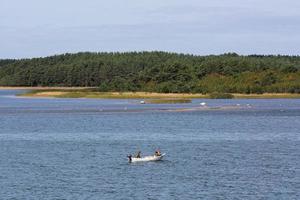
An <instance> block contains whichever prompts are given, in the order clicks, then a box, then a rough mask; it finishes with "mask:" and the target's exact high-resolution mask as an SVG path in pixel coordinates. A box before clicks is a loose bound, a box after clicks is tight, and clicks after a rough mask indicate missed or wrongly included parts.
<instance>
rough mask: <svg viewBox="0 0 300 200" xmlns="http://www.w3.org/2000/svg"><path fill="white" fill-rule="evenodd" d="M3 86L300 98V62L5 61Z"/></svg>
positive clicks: (130, 57) (118, 56)
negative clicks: (264, 95)
mask: <svg viewBox="0 0 300 200" xmlns="http://www.w3.org/2000/svg"><path fill="white" fill-rule="evenodd" d="M0 85H1V86H64V87H69V86H72V87H76V86H81V87H82V86H84V87H97V88H98V90H99V91H146V92H160V93H203V94H206V93H213V92H220V93H243V94H261V93H300V56H284V55H248V56H241V55H238V54H236V53H226V54H222V55H208V56H198V55H189V54H178V53H168V52H159V51H153V52H127V53H91V52H81V53H76V54H70V53H66V54H62V55H54V56H49V57H43V58H32V59H0Z"/></svg>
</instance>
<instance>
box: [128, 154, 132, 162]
mask: <svg viewBox="0 0 300 200" xmlns="http://www.w3.org/2000/svg"><path fill="white" fill-rule="evenodd" d="M127 157H128V159H129V162H130V163H131V162H132V155H131V154H129V155H128V156H127Z"/></svg>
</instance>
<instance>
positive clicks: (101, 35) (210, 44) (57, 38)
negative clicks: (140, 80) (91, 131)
mask: <svg viewBox="0 0 300 200" xmlns="http://www.w3.org/2000/svg"><path fill="white" fill-rule="evenodd" d="M154 50H159V51H168V52H178V53H189V54H196V55H209V54H222V53H226V52H236V53H238V54H242V55H249V54H285V55H300V1H299V0H26V1H25V0H0V58H31V57H42V56H49V55H54V54H61V53H76V52H82V51H92V52H104V51H105V52H106V51H109V52H111V51H113V52H115V51H121V52H124V51H154Z"/></svg>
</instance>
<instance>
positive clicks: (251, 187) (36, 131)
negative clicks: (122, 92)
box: [0, 90, 300, 200]
mask: <svg viewBox="0 0 300 200" xmlns="http://www.w3.org/2000/svg"><path fill="white" fill-rule="evenodd" d="M21 92H24V91H18V90H3V91H1V90H0V172H1V173H0V199H110V200H111V199H295V200H296V199H300V100H299V99H273V100H266V99H251V100H247V99H243V100H207V99H205V100H203V99H202V100H200V99H195V100H193V101H192V103H191V104H175V105H171V104H155V105H154V104H152V105H149V104H140V103H139V101H140V100H135V99H132V100H119V99H118V100H116V99H109V100H108V99H106V100H99V99H54V98H22V97H16V96H15V94H18V93H21ZM201 102H205V103H206V105H207V107H208V108H213V109H202V110H197V109H196V110H195V109H191V110H190V111H189V110H188V109H190V108H198V107H199V106H200V107H201V105H200V103H201ZM222 108H230V109H222ZM231 108H232V109H231ZM186 109H187V110H186ZM156 149H160V150H161V152H163V153H166V157H165V158H164V160H163V161H159V162H145V163H137V164H129V163H128V160H127V157H126V156H127V155H128V154H134V153H135V152H137V151H139V150H140V151H142V155H152V154H154V151H155V150H156Z"/></svg>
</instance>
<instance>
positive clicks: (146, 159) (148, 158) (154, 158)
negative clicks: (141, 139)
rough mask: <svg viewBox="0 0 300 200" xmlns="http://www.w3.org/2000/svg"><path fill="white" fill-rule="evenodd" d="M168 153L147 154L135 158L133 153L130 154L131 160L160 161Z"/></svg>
mask: <svg viewBox="0 0 300 200" xmlns="http://www.w3.org/2000/svg"><path fill="white" fill-rule="evenodd" d="M165 155H166V154H165V153H164V154H161V156H145V157H142V158H134V157H132V156H131V155H130V156H128V159H129V162H130V163H132V162H149V161H159V160H161V159H162V158H163V157H164V156H165Z"/></svg>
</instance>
